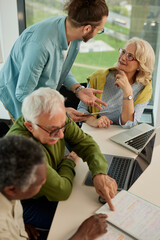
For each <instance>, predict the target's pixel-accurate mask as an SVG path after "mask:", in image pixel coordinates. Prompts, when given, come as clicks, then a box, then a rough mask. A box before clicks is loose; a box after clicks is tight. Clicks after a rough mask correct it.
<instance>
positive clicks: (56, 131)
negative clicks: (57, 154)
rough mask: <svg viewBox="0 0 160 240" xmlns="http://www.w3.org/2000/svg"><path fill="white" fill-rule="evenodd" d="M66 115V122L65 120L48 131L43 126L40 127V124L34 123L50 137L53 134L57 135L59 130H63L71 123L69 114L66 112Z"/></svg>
mask: <svg viewBox="0 0 160 240" xmlns="http://www.w3.org/2000/svg"><path fill="white" fill-rule="evenodd" d="M67 116H68V122H67V123H66V124H65V125H64V126H62V127H61V128H57V129H54V130H53V131H51V132H50V131H48V130H47V129H45V128H44V127H42V126H41V125H39V124H36V123H35V125H37V126H38V127H39V128H41V129H42V130H44V131H45V132H47V133H49V136H50V137H52V136H53V135H57V134H58V132H59V131H60V130H62V131H64V130H65V128H66V127H67V126H68V125H69V124H70V123H71V119H70V116H69V115H68V114H67Z"/></svg>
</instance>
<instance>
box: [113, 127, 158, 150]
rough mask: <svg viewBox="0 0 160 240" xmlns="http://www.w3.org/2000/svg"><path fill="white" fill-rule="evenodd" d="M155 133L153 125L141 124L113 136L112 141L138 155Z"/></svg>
mask: <svg viewBox="0 0 160 240" xmlns="http://www.w3.org/2000/svg"><path fill="white" fill-rule="evenodd" d="M153 131H154V128H153V127H152V126H151V125H149V124H147V123H141V124H139V125H137V126H135V127H133V128H131V129H128V130H126V131H124V132H122V133H119V134H116V135H114V136H112V137H111V138H110V139H111V140H112V141H114V142H116V143H118V144H120V145H122V146H124V147H126V148H128V149H130V150H132V151H133V152H135V153H137V154H138V153H139V152H140V151H141V150H142V148H143V146H144V145H145V143H146V142H147V140H148V139H149V137H150V136H151V135H152V133H153Z"/></svg>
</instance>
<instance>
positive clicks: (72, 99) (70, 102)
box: [59, 83, 87, 109]
mask: <svg viewBox="0 0 160 240" xmlns="http://www.w3.org/2000/svg"><path fill="white" fill-rule="evenodd" d="M81 85H83V86H84V87H86V86H87V83H81ZM59 92H60V93H61V94H62V95H63V96H64V97H65V98H66V101H65V107H72V108H74V109H77V107H78V104H79V102H80V100H79V98H77V97H76V95H75V94H74V93H73V92H72V91H69V90H68V89H67V88H66V87H65V86H64V85H63V86H62V87H61V88H60V90H59Z"/></svg>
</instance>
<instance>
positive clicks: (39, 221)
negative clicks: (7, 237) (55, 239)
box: [21, 197, 58, 230]
mask: <svg viewBox="0 0 160 240" xmlns="http://www.w3.org/2000/svg"><path fill="white" fill-rule="evenodd" d="M21 203H22V207H23V219H24V223H28V224H31V225H33V226H34V227H36V228H41V229H46V230H49V229H50V226H51V223H52V220H53V217H54V214H55V211H56V208H57V204H58V202H50V201H48V200H47V198H46V197H41V198H38V199H27V200H22V201H21Z"/></svg>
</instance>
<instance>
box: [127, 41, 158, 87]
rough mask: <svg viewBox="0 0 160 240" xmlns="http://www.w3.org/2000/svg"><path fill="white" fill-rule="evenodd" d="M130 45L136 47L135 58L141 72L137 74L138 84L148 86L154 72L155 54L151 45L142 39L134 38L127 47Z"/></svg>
mask: <svg viewBox="0 0 160 240" xmlns="http://www.w3.org/2000/svg"><path fill="white" fill-rule="evenodd" d="M130 44H135V45H136V53H135V58H136V59H137V61H138V62H139V70H138V71H137V74H136V82H139V83H141V84H143V85H147V84H148V83H149V80H151V77H152V72H153V70H154V62H155V54H154V51H153V48H152V47H151V45H150V44H149V43H148V42H147V41H145V40H143V39H140V38H137V37H133V38H131V39H129V40H128V42H127V43H126V45H125V47H127V46H128V45H130Z"/></svg>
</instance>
